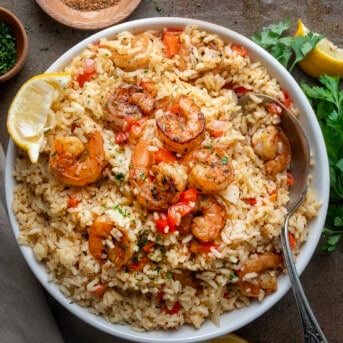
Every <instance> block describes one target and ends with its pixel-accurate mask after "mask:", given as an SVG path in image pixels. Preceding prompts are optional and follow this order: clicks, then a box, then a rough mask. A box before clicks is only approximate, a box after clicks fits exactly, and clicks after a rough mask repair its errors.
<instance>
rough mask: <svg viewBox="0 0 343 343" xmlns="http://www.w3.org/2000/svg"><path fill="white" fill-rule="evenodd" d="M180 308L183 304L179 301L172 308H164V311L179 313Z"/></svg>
mask: <svg viewBox="0 0 343 343" xmlns="http://www.w3.org/2000/svg"><path fill="white" fill-rule="evenodd" d="M180 310H181V305H180V303H179V302H178V301H177V302H176V303H175V304H174V306H173V307H172V308H171V309H170V310H169V309H168V308H164V310H163V311H164V312H165V313H167V314H178V313H179V312H180Z"/></svg>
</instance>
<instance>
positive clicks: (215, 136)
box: [210, 130, 224, 138]
mask: <svg viewBox="0 0 343 343" xmlns="http://www.w3.org/2000/svg"><path fill="white" fill-rule="evenodd" d="M223 134H224V132H223V131H212V130H210V136H211V137H213V138H218V137H221V136H222V135H223Z"/></svg>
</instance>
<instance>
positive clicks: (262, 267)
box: [238, 252, 282, 298]
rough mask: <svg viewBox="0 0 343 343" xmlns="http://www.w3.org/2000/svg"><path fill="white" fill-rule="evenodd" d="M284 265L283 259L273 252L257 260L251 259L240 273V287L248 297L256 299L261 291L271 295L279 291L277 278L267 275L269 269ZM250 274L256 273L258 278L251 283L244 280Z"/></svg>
mask: <svg viewBox="0 0 343 343" xmlns="http://www.w3.org/2000/svg"><path fill="white" fill-rule="evenodd" d="M281 264H282V257H281V255H279V254H276V253H273V252H265V253H261V254H259V255H258V256H257V259H254V260H253V259H251V260H250V261H248V262H247V263H246V264H245V265H244V266H243V268H242V269H241V270H240V271H239V272H238V277H239V287H240V289H241V291H242V293H243V294H245V295H246V296H248V297H253V298H256V297H258V296H259V294H260V291H261V290H263V291H264V293H265V294H271V293H273V292H275V291H276V290H277V280H276V277H275V276H273V275H270V274H268V273H266V272H267V271H268V270H269V269H275V268H277V267H280V266H281ZM249 273H256V274H257V277H256V278H254V279H252V280H251V281H250V280H249V281H246V280H243V278H244V276H245V275H247V274H249Z"/></svg>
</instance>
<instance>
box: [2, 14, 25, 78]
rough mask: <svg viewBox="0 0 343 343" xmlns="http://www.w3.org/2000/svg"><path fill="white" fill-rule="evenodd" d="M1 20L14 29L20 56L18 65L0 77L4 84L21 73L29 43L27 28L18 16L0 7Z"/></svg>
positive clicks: (18, 56)
mask: <svg viewBox="0 0 343 343" xmlns="http://www.w3.org/2000/svg"><path fill="white" fill-rule="evenodd" d="M1 17H2V18H1ZM0 18H1V19H0V21H4V22H5V23H7V24H8V25H10V26H11V27H12V29H13V32H14V34H15V37H16V44H17V46H16V48H17V54H18V55H17V62H16V64H15V65H14V66H13V67H12V68H11V69H10V70H9V71H7V72H6V73H5V74H2V75H0V82H4V81H7V80H9V79H11V78H12V77H13V76H15V75H16V74H17V73H18V72H19V70H20V69H21V68H22V67H23V66H24V63H25V61H26V57H27V52H28V47H29V43H28V38H27V34H26V31H25V28H24V26H23V24H22V23H21V21H20V20H19V19H18V17H17V16H15V15H14V14H13V13H12V12H11V11H9V10H8V9H6V8H4V7H0ZM18 42H19V45H18Z"/></svg>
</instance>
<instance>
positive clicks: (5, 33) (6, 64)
mask: <svg viewBox="0 0 343 343" xmlns="http://www.w3.org/2000/svg"><path fill="white" fill-rule="evenodd" d="M16 62H17V49H16V38H15V35H14V32H13V30H12V28H11V26H9V25H8V24H6V23H4V22H0V75H3V74H5V73H6V72H8V71H9V70H10V69H12V68H13V67H14V65H15V64H16Z"/></svg>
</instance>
